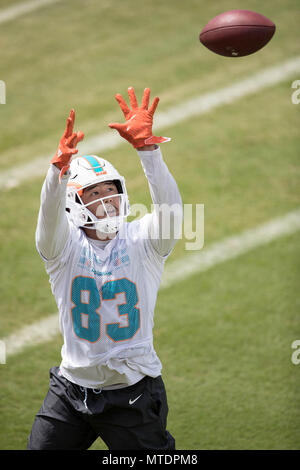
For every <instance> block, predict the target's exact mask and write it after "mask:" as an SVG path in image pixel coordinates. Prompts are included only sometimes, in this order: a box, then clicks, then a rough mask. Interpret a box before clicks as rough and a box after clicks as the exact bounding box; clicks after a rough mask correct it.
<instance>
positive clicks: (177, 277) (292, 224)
mask: <svg viewBox="0 0 300 470" xmlns="http://www.w3.org/2000/svg"><path fill="white" fill-rule="evenodd" d="M299 230H300V209H297V210H295V211H293V212H290V213H288V214H286V215H284V216H282V217H279V218H276V219H273V220H271V221H269V222H267V223H265V224H262V225H259V226H258V227H256V228H253V229H250V230H246V231H244V232H242V233H241V234H239V235H235V236H232V237H228V238H225V239H224V240H221V241H220V242H216V243H214V244H212V245H211V246H209V247H208V248H204V249H203V250H202V251H200V252H198V253H194V254H192V255H188V256H185V257H184V258H183V259H181V260H176V261H173V262H171V263H166V267H165V271H164V275H163V279H162V283H161V287H160V288H161V289H165V288H167V287H170V286H173V285H174V284H176V283H177V282H179V281H181V280H183V279H187V278H188V277H189V276H192V275H193V274H196V273H200V272H204V271H207V270H208V269H210V268H212V267H214V266H217V265H218V264H220V263H224V262H225V261H229V260H231V259H234V258H236V257H238V256H240V255H243V254H245V253H247V252H248V251H250V250H252V249H254V248H257V247H259V246H262V245H266V244H268V243H270V242H271V241H273V240H276V239H277V238H280V237H283V236H285V235H291V234H293V233H295V232H297V231H299ZM58 333H59V320H58V313H55V314H54V315H50V316H49V317H47V318H45V319H43V320H40V321H38V322H36V323H33V324H32V325H29V326H26V327H25V328H22V329H21V330H19V331H17V332H16V333H13V334H12V335H10V336H7V337H6V338H3V339H2V341H4V343H5V345H6V355H7V357H8V356H13V355H15V354H18V353H20V352H21V351H23V350H24V349H26V348H28V347H31V346H35V345H37V344H41V343H45V342H48V341H51V340H52V339H53V338H54V337H55V336H56V335H57V334H58Z"/></svg>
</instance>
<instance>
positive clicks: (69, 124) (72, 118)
mask: <svg viewBox="0 0 300 470" xmlns="http://www.w3.org/2000/svg"><path fill="white" fill-rule="evenodd" d="M74 122H75V111H74V109H71V111H70V114H69V117H68V119H67V125H66V129H65V132H64V135H63V137H65V138H67V137H69V136H70V135H71V134H72V132H73V127H74Z"/></svg>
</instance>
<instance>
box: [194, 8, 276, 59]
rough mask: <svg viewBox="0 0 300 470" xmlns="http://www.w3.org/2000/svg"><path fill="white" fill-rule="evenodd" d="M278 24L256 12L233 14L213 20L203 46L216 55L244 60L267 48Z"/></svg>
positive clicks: (205, 31) (206, 29)
mask: <svg viewBox="0 0 300 470" xmlns="http://www.w3.org/2000/svg"><path fill="white" fill-rule="evenodd" d="M275 29H276V27H275V24H274V23H273V22H272V21H271V20H269V19H268V18H266V17H265V16H263V15H261V14H260V13H256V12H254V11H249V10H230V11H226V12H225V13H221V14H220V15H218V16H215V18H213V19H212V20H210V21H209V22H208V23H207V25H206V26H205V27H204V28H203V29H202V31H201V33H200V35H199V39H200V42H201V43H202V44H203V45H204V46H206V47H207V48H208V49H210V50H211V51H213V52H215V53H216V54H219V55H223V56H226V57H242V56H245V55H249V54H253V53H254V52H256V51H258V50H259V49H261V48H262V47H264V46H265V45H266V44H267V43H268V42H269V41H270V39H271V38H272V36H273V34H274V33H275Z"/></svg>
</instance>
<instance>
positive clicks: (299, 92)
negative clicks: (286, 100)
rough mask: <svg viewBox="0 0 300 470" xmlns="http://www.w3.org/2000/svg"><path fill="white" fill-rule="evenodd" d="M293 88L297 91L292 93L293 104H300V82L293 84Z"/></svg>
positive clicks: (295, 81)
mask: <svg viewBox="0 0 300 470" xmlns="http://www.w3.org/2000/svg"><path fill="white" fill-rule="evenodd" d="M292 88H296V90H295V91H294V92H293V93H292V96H291V100H292V103H293V104H299V103H300V80H294V81H293V83H292Z"/></svg>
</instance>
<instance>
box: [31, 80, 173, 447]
mask: <svg viewBox="0 0 300 470" xmlns="http://www.w3.org/2000/svg"><path fill="white" fill-rule="evenodd" d="M128 94H129V99H130V104H131V108H129V107H128V106H127V104H126V102H125V100H124V99H123V98H122V96H121V95H119V94H118V95H116V99H117V101H118V103H119V104H120V107H121V109H122V111H123V113H124V116H125V123H123V124H119V123H112V124H109V126H110V127H111V128H112V129H116V130H117V131H118V132H119V134H120V135H121V136H122V137H123V138H125V139H126V140H127V141H128V142H130V144H131V145H132V146H133V147H134V148H135V149H136V150H137V152H138V156H139V158H140V162H141V165H142V168H143V170H144V173H145V176H146V178H147V180H148V184H149V188H150V193H151V197H152V201H153V204H154V205H153V207H154V209H153V211H152V212H151V213H148V214H146V215H145V216H144V217H142V218H141V219H139V220H134V221H132V222H130V223H128V222H126V217H127V216H128V215H129V213H130V206H129V200H128V195H127V190H126V185H125V180H124V178H123V176H121V175H120V174H119V172H118V171H117V170H116V169H115V168H114V167H113V166H112V165H111V163H109V162H108V161H106V160H104V159H103V158H102V157H98V156H95V155H86V156H82V157H78V158H75V159H73V160H72V156H73V155H74V154H76V153H77V152H78V150H77V148H76V147H77V144H78V143H79V142H80V141H81V140H82V139H83V138H84V134H83V133H82V132H74V120H75V112H74V110H71V113H70V115H69V118H68V120H67V126H66V130H65V132H64V134H63V137H62V139H61V140H60V143H59V147H58V150H57V152H56V155H55V157H54V158H53V159H52V161H51V165H50V168H49V170H48V173H47V176H46V179H45V182H44V184H43V188H42V192H41V206H40V211H39V216H38V223H37V229H36V246H37V250H38V252H39V254H40V256H41V257H42V259H43V261H44V263H45V268H46V271H47V273H48V275H49V277H50V283H51V288H52V292H53V295H54V297H55V299H56V302H57V306H58V310H59V322H60V329H61V332H62V335H63V347H62V351H61V355H62V360H61V363H60V365H59V367H52V368H51V369H50V385H49V391H48V393H47V396H46V398H45V400H44V402H43V404H42V406H41V409H40V410H39V411H38V413H37V415H36V417H35V420H34V423H33V426H32V430H31V434H30V436H29V439H28V449H32V450H34V449H37V450H38V449H69V450H71V449H88V448H89V447H90V446H91V445H92V443H93V442H94V441H95V440H96V439H97V438H98V437H100V438H101V439H102V440H103V441H104V442H105V443H106V445H107V447H108V448H109V449H110V450H114V449H175V440H174V438H173V436H172V435H171V434H170V433H169V432H168V431H167V429H166V425H167V414H168V404H167V397H166V391H165V386H164V382H163V380H162V377H161V369H162V365H161V362H160V359H159V358H158V356H157V354H156V352H155V349H154V347H153V336H152V329H153V316H154V310H155V303H156V297H157V291H158V289H159V285H160V281H161V276H162V272H163V268H164V263H165V261H166V259H167V257H168V256H169V255H170V253H171V251H172V249H173V247H174V245H175V243H176V237H175V235H174V234H175V232H176V226H177V227H178V226H180V227H181V224H182V201H181V197H180V193H179V190H178V187H177V184H176V182H175V180H174V178H173V177H172V176H171V174H170V172H169V170H168V168H167V166H166V164H165V162H164V160H163V158H162V154H161V151H160V148H159V146H158V144H159V143H163V142H166V141H168V140H170V139H168V138H166V137H156V136H153V134H152V124H153V115H154V112H155V109H156V107H157V104H158V101H159V99H158V98H155V99H154V100H153V103H152V105H151V106H150V107H149V95H150V90H149V88H146V89H145V91H144V95H143V100H142V104H141V106H138V103H137V99H136V96H135V93H134V90H133V88H129V89H128ZM163 206H167V207H168V208H169V211H167V212H166V213H164V212H163V211H161V208H162V207H163ZM166 214H167V215H166ZM166 217H169V218H170V219H171V223H172V224H173V225H174V227H175V229H174V227H173V229H171V230H170V231H169V236H168V237H166V236H163V230H162V224H163V222H166V220H165V219H166ZM167 222H168V221H167Z"/></svg>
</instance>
